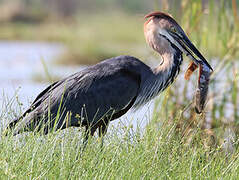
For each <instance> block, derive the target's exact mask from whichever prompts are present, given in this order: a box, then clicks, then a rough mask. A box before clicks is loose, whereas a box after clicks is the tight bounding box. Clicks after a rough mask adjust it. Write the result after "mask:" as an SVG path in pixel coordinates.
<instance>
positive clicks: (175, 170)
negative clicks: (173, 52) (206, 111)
mask: <svg viewBox="0 0 239 180" xmlns="http://www.w3.org/2000/svg"><path fill="white" fill-rule="evenodd" d="M166 99H167V97H166V96H161V101H160V102H161V103H163V102H164V101H165V100H166ZM162 107H164V106H162ZM167 108H168V107H167V106H165V108H161V111H160V112H157V113H155V116H154V117H153V119H152V120H151V122H150V123H149V124H148V125H147V126H146V128H145V130H144V132H141V131H140V130H136V131H134V130H132V127H124V126H121V127H120V129H116V128H112V130H111V131H110V132H108V134H107V135H106V136H105V144H104V146H103V149H101V146H100V144H101V143H100V139H97V138H96V137H94V138H91V139H90V140H89V144H88V145H87V146H86V149H85V150H84V151H83V152H82V149H81V148H82V147H83V142H82V137H81V136H79V132H78V131H75V130H73V129H68V130H66V131H64V133H62V131H59V132H56V133H50V134H48V135H47V136H40V135H39V134H38V133H36V134H33V133H30V134H27V135H26V134H25V135H23V136H21V137H12V136H8V137H2V139H1V141H0V178H1V179H8V178H10V179H15V178H16V179H23V178H24V179H25V178H30V179H39V178H40V179H45V178H49V179H69V178H70V179H72V178H77V179H78V178H80V179H141V178H145V179H189V178H190V179H197V178H198V179H204V178H209V179H215V178H216V179H218V178H225V179H237V177H238V175H239V174H238V172H239V171H238V170H239V169H238V168H239V167H238V163H239V161H238V160H239V159H238V154H239V151H238V148H236V149H235V152H234V153H233V154H226V153H225V152H224V151H225V147H226V144H223V145H220V146H219V145H214V146H212V144H213V143H214V142H212V140H211V139H212V138H211V137H208V133H207V132H206V131H204V130H201V129H200V127H198V128H194V129H190V127H189V124H187V123H186V122H187V121H185V124H184V125H185V128H183V129H180V128H179V127H178V122H179V121H180V118H181V117H180V113H178V114H176V117H177V118H175V119H174V121H169V120H168V118H167V117H166V116H165V112H167ZM168 113H169V114H170V113H172V112H171V110H169V112H168ZM181 113H182V112H181ZM158 117H160V118H158ZM184 120H185V119H184ZM198 120H199V121H200V120H202V119H201V118H198ZM189 129H190V131H189ZM210 138H211V139H210ZM234 145H235V146H236V147H237V146H238V141H236V142H234Z"/></svg>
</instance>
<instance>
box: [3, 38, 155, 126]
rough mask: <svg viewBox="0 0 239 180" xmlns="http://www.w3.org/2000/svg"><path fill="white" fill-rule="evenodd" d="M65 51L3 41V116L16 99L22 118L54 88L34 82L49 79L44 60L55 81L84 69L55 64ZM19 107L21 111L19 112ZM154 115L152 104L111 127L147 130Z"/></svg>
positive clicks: (48, 45)
mask: <svg viewBox="0 0 239 180" xmlns="http://www.w3.org/2000/svg"><path fill="white" fill-rule="evenodd" d="M64 50H65V48H64V46H62V45H60V44H57V43H44V42H18V41H15V42H9V41H1V42H0V87H1V89H0V93H1V94H0V107H2V109H0V114H1V113H3V111H5V109H4V108H3V107H4V106H2V105H3V104H4V105H5V104H6V101H5V100H6V99H8V100H7V101H10V99H12V98H13V105H12V106H11V108H12V109H13V111H15V112H16V115H20V111H24V109H26V108H28V107H29V105H30V104H31V102H32V101H33V100H34V98H35V97H36V96H37V95H38V94H39V93H40V92H41V91H43V90H44V89H45V88H46V87H47V86H48V84H50V83H40V82H36V81H34V80H33V79H34V78H33V77H34V76H43V78H45V76H46V73H45V70H44V65H43V63H42V60H43V61H44V63H45V64H46V66H47V68H48V71H49V73H50V75H51V76H53V77H54V76H57V77H61V78H64V77H66V76H68V75H70V74H73V73H75V72H77V71H80V70H81V69H82V68H84V67H83V66H72V67H62V66H57V65H56V64H54V62H53V61H54V59H56V58H57V57H58V56H60V55H61V54H62V53H63V52H64ZM16 94H17V100H16ZM18 102H20V103H22V106H21V109H19V104H18ZM15 107H17V108H16V109H15ZM1 111H2V112H1ZM151 111H152V103H151V105H148V106H145V107H144V108H141V109H140V110H138V111H136V112H129V113H127V114H126V115H124V116H122V117H121V118H120V119H118V120H115V121H113V122H112V123H111V127H112V126H114V127H115V126H122V125H123V126H129V124H131V125H133V127H134V129H136V127H137V125H139V126H140V127H141V128H143V127H145V125H146V124H147V122H148V121H149V119H150V115H151ZM7 116H8V115H6V117H7ZM8 117H9V116H8ZM4 119H5V118H4ZM9 120H10V119H8V120H6V121H9ZM1 124H3V126H5V125H6V124H7V122H1V123H0V126H1Z"/></svg>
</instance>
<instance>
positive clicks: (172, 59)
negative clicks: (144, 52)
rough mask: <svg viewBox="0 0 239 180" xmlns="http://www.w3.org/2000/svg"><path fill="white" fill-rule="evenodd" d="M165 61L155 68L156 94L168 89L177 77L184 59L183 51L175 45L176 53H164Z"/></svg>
mask: <svg viewBox="0 0 239 180" xmlns="http://www.w3.org/2000/svg"><path fill="white" fill-rule="evenodd" d="M161 56H162V59H163V62H162V63H161V64H160V65H159V66H157V67H156V68H154V69H153V72H154V76H155V83H154V84H156V86H157V87H156V89H157V91H156V94H158V93H160V92H161V91H163V90H164V89H166V88H167V87H168V86H169V85H170V84H172V83H173V81H174V80H175V79H176V77H177V75H178V74H179V71H180V65H181V63H182V61H183V58H182V52H181V51H180V50H179V49H178V48H177V47H175V50H174V53H165V54H162V55H161Z"/></svg>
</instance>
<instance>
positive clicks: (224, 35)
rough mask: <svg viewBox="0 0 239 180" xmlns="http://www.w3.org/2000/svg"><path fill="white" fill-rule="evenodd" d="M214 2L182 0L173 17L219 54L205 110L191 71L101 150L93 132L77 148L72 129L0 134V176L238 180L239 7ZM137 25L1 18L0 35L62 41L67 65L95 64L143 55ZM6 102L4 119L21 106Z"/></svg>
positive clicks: (207, 50) (126, 20)
mask: <svg viewBox="0 0 239 180" xmlns="http://www.w3.org/2000/svg"><path fill="white" fill-rule="evenodd" d="M218 2H219V6H217V5H218V4H215V3H214V1H209V6H208V9H206V10H205V12H204V10H203V8H202V6H201V3H200V1H197V0H193V1H190V3H188V1H187V0H184V1H182V7H181V8H182V9H181V11H182V12H184V14H183V15H181V16H175V17H177V20H178V21H179V22H180V24H181V25H182V27H183V28H184V29H185V31H186V32H187V33H188V35H189V36H190V39H192V42H194V43H195V45H196V46H197V47H198V49H200V51H202V53H203V54H205V56H206V57H210V58H211V57H218V59H220V60H218V59H216V60H214V61H211V63H212V64H213V67H214V73H213V75H212V78H211V83H210V87H209V100H208V104H207V107H206V110H205V112H204V113H203V114H202V115H197V114H195V112H194V109H193V105H192V97H193V96H194V92H193V89H194V87H196V78H197V77H196V75H195V74H194V75H192V77H191V78H192V79H191V80H190V81H188V82H186V81H179V79H183V77H182V73H181V74H180V77H179V78H178V79H177V80H176V82H175V83H174V84H173V85H172V86H171V87H170V88H168V89H167V90H166V91H165V92H164V93H163V94H161V95H160V98H159V101H157V102H156V105H155V110H154V112H153V113H152V116H153V117H152V118H151V119H150V120H149V124H147V126H146V127H145V128H144V131H139V130H138V129H136V130H132V128H131V127H121V128H119V129H117V128H112V130H111V131H110V132H109V133H108V134H107V135H106V137H105V140H106V141H105V145H104V147H103V149H101V148H100V142H99V140H98V139H97V138H96V137H94V138H91V139H90V141H89V144H88V146H87V148H86V149H85V151H84V152H81V147H82V138H81V133H78V132H76V131H75V129H68V130H67V131H64V133H62V132H55V133H51V134H49V135H47V136H40V135H39V134H36V135H33V134H32V133H30V134H27V135H26V136H25V135H23V136H21V137H19V138H16V137H12V136H8V137H2V138H1V141H0V179H8V178H9V179H11V178H16V179H22V178H26V177H27V178H30V179H39V178H42V179H43V178H44V179H45V178H49V179H58V178H59V179H67V178H81V179H93V178H95V179H237V178H238V176H239V173H238V172H239V169H238V164H239V162H238V161H239V159H238V156H239V149H238V140H237V139H238V134H239V131H238V129H239V127H238V122H239V119H238V117H239V114H238V107H239V106H238V102H239V101H238V97H239V96H238V92H239V85H238V78H239V72H238V68H239V67H238V60H237V59H238V52H239V51H238V49H239V47H238V43H237V42H238V39H239V36H238V32H239V31H238V29H239V27H238V22H237V17H236V16H237V15H236V14H237V13H235V12H236V11H237V7H235V4H233V3H232V4H230V1H225V2H224V1H218ZM232 2H235V1H232ZM183 3H184V4H183ZM232 10H233V13H232ZM169 12H173V11H172V10H170V9H169ZM173 14H177V12H173ZM142 24H143V20H142V16H141V15H138V16H132V15H127V14H126V15H125V14H124V15H122V14H120V15H119V14H118V15H117V14H112V16H106V14H101V15H97V16H93V15H92V16H87V17H86V16H84V15H80V16H78V18H76V19H75V20H74V21H72V22H67V23H66V22H58V23H51V22H47V23H44V24H34V25H29V24H28V25H26V24H6V25H5V26H2V27H1V29H0V32H1V33H0V36H1V37H4V38H5V39H28V40H47V41H59V42H62V43H64V44H65V45H66V46H67V47H68V48H69V54H71V56H72V57H73V58H70V56H69V54H68V55H67V54H66V55H65V57H64V58H63V59H62V60H61V63H66V62H67V61H66V59H68V60H69V61H71V63H87V64H92V63H95V62H97V61H99V60H101V58H102V59H104V58H107V57H110V56H114V55H118V54H130V55H134V56H137V57H139V58H140V57H144V58H142V59H145V57H146V55H145V51H144V50H142V49H144V47H145V45H144V44H143V43H144V39H143V33H142ZM3 32H4V33H3ZM73 32H74V33H73ZM36 34H38V36H36ZM142 47H143V48H142ZM76 59H77V61H76ZM67 63H69V62H67ZM182 71H185V69H183V70H182ZM14 99H15V97H14ZM9 101H10V103H8V101H7V102H6V106H5V105H4V104H3V105H2V106H1V113H2V114H1V115H0V119H1V120H2V121H3V120H4V121H7V120H10V119H12V118H13V117H14V116H15V114H20V111H22V108H21V106H16V107H15V106H14V107H13V108H12V107H10V106H11V105H12V100H9ZM77 157H78V158H77Z"/></svg>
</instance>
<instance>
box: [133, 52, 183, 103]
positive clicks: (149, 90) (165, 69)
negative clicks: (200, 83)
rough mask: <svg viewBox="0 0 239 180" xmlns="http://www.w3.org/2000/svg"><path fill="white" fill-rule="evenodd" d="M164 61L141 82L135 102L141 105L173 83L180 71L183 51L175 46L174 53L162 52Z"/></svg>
mask: <svg viewBox="0 0 239 180" xmlns="http://www.w3.org/2000/svg"><path fill="white" fill-rule="evenodd" d="M161 56H162V59H163V62H162V63H161V64H160V65H159V66H157V67H156V68H154V69H152V74H151V76H149V77H148V78H147V79H146V80H145V81H144V82H142V84H141V90H140V92H139V95H138V98H137V99H136V102H135V107H139V106H140V105H143V104H145V103H147V102H148V101H150V100H151V99H153V98H154V97H155V96H157V95H158V94H159V93H160V92H162V91H163V90H164V89H166V88H167V87H168V86H169V85H170V84H172V83H173V81H174V80H175V78H176V77H177V75H178V73H179V71H180V65H181V63H182V60H183V58H182V52H181V51H180V50H179V49H178V48H175V50H174V51H173V53H164V54H161Z"/></svg>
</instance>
